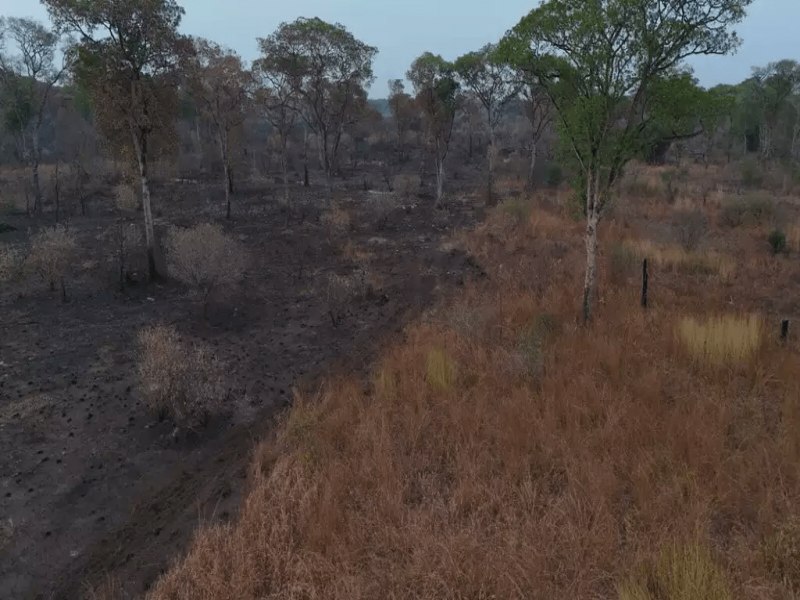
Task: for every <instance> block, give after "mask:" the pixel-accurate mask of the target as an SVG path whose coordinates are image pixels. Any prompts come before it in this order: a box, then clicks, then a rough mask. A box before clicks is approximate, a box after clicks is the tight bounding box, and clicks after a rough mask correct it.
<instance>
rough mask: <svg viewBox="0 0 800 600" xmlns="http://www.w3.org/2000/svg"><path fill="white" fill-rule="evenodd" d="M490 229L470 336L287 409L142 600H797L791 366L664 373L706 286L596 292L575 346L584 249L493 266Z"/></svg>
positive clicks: (521, 242)
mask: <svg viewBox="0 0 800 600" xmlns="http://www.w3.org/2000/svg"><path fill="white" fill-rule="evenodd" d="M505 218H506V216H504V215H503V214H502V211H501V210H499V211H497V214H496V215H495V216H494V217H493V218H492V219H490V222H489V223H487V224H486V226H482V227H479V228H478V229H477V231H476V232H475V233H474V234H473V235H474V236H475V237H474V239H473V241H472V242H471V243H472V247H474V248H476V249H478V250H479V251H480V257H481V262H482V264H483V265H484V268H486V270H487V271H488V272H489V278H488V279H487V280H486V282H484V283H481V284H479V285H471V286H467V288H466V289H465V290H464V292H463V300H461V302H463V304H464V306H463V307H462V308H463V310H462V312H465V313H466V312H469V313H475V314H480V315H481V318H480V326H471V325H470V326H468V327H461V326H458V327H455V326H450V325H449V320H448V319H446V318H443V319H433V320H431V322H428V323H420V324H417V325H415V326H413V327H410V328H409V329H408V330H407V331H406V332H405V334H404V336H403V339H401V340H398V341H397V342H396V343H395V345H394V346H392V347H389V348H387V350H386V351H385V353H384V354H383V356H382V358H381V359H380V360H379V361H378V363H377V364H376V365H375V368H374V376H373V377H372V385H371V386H370V387H369V389H368V391H367V392H366V393H365V385H364V382H363V380H361V379H359V378H356V377H352V378H344V379H340V380H335V379H334V380H329V381H328V382H327V383H326V384H325V385H324V387H323V388H322V390H321V391H320V393H319V394H318V395H316V396H313V397H301V398H299V399H298V401H297V402H296V404H295V405H294V407H293V408H292V410H291V411H290V412H289V413H288V415H287V416H286V422H285V424H284V425H283V426H282V427H281V428H280V429H279V432H278V436H277V440H275V441H269V442H265V443H264V444H263V445H262V446H261V447H260V449H259V450H258V451H257V452H256V454H255V459H254V462H253V465H252V469H251V477H250V482H251V489H250V492H249V494H248V496H247V498H246V500H245V502H244V504H243V506H242V510H241V513H240V515H239V518H238V521H236V522H234V523H227V524H222V525H217V526H214V527H208V528H205V529H203V530H202V531H200V532H199V534H198V535H197V538H196V539H195V541H194V543H193V546H192V548H191V550H190V551H189V553H188V554H187V555H186V557H185V558H183V559H182V560H181V561H180V562H179V563H178V564H177V565H176V566H175V567H174V568H173V569H172V570H171V571H169V572H168V573H167V574H166V575H165V576H164V577H163V578H162V579H161V580H160V581H159V583H158V584H157V585H156V586H155V587H154V589H153V591H152V593H151V594H150V597H151V598H152V599H153V600H178V599H187V600H188V599H192V600H217V599H223V598H226V599H227V598H236V599H261V598H292V599H313V598H326V599H328V598H330V599H348V600H350V599H365V600H366V599H372V598H393V599H409V600H410V599H434V598H436V599H439V598H454V599H455V598H460V599H465V598H485V599H488V598H503V599H506V598H508V599H514V598H518V599H522V598H535V599H543V600H544V599H551V598H553V599H562V598H569V599H579V600H583V599H586V600H590V599H592V600H594V599H597V598H614V597H619V596H620V594H621V591H622V592H623V593H624V590H628V596H627V598H637V600H639V598H641V599H642V600H645V599H646V600H654V599H655V598H657V599H658V600H665V599H668V600H689V599H690V598H691V599H692V600H694V599H707V600H720V599H724V600H727V599H728V598H737V599H738V598H746V599H753V600H767V599H768V598H769V599H778V600H790V599H791V598H793V596H792V594H793V592H792V588H791V587H790V584H789V583H787V581H790V580H791V578H792V577H793V575H792V573H793V572H794V571H792V570H791V569H792V565H791V560H793V558H792V557H793V556H794V555H793V552H794V551H793V550H792V549H791V548H793V547H794V546H792V545H791V544H788V543H784V542H780V543H779V544H777V546H776V547H777V548H779V550H778V551H776V552H773V555H774V556H777V557H779V558H778V559H774V560H765V555H764V550H763V548H764V540H769V539H774V536H775V535H777V534H776V532H780V531H783V529H781V528H782V527H785V523H787V520H788V519H790V518H792V517H794V518H797V517H798V516H800V513H799V512H798V506H800V472H798V469H797V465H798V463H800V438H798V431H800V384H798V381H800V360H798V359H799V358H800V356H798V352H797V349H796V348H795V347H794V346H793V345H791V344H790V345H788V346H785V347H779V346H778V345H777V344H775V345H769V344H767V345H764V346H763V347H761V348H760V360H759V361H758V365H757V368H754V369H742V370H738V369H733V370H719V369H716V368H714V367H712V366H711V365H706V364H705V363H704V362H700V363H695V362H692V361H687V360H685V358H684V357H683V356H682V355H681V354H680V353H676V352H674V339H675V329H674V327H675V323H676V322H678V321H679V320H680V319H681V318H682V317H683V316H685V315H686V314H692V313H691V312H688V311H689V310H692V311H697V312H699V309H700V308H701V307H705V308H706V309H710V308H716V310H719V311H723V310H724V307H725V302H727V298H728V297H729V293H730V290H728V289H725V290H723V291H720V282H718V281H717V280H715V279H710V280H709V281H708V282H707V283H708V285H705V286H702V287H698V286H696V285H695V286H693V287H691V288H688V287H680V286H682V285H684V284H683V279H684V278H672V279H669V280H666V281H663V282H661V283H660V285H661V287H660V289H659V290H658V294H659V297H660V298H663V300H662V301H661V302H659V303H657V304H656V305H655V306H654V307H653V308H651V309H650V310H649V311H647V312H646V313H644V312H642V311H639V310H638V309H637V308H635V307H637V297H636V290H629V289H627V288H626V287H622V288H615V287H613V286H608V285H607V286H605V287H604V288H603V295H602V298H601V301H600V302H599V303H598V310H597V320H596V322H595V323H594V324H593V325H592V326H591V327H589V328H581V327H578V326H577V325H575V323H576V318H575V316H576V314H577V313H578V303H579V299H578V298H576V296H577V292H576V290H579V289H580V280H581V264H582V259H583V257H582V256H581V252H580V250H581V249H580V244H579V243H577V244H575V245H574V246H570V247H569V248H568V250H567V252H566V253H565V254H564V253H563V252H562V251H561V250H559V253H561V258H559V259H558V261H554V260H552V255H553V249H554V248H556V247H558V245H559V244H562V243H563V242H562V241H561V240H559V239H558V238H557V237H556V236H555V235H554V236H553V239H550V238H549V237H546V236H530V235H528V234H527V232H523V231H522V230H521V229H520V230H518V231H517V234H515V235H517V236H518V237H519V238H520V239H518V240H517V243H515V244H514V245H513V249H512V250H509V246H510V245H509V243H508V242H507V240H506V239H503V238H502V237H501V236H497V235H495V233H494V232H495V231H496V230H497V229H496V227H495V222H494V220H495V219H505ZM555 218H556V217H554V219H555ZM574 228H575V226H574V225H572V224H570V222H568V221H563V222H562V223H561V232H562V234H563V232H571V231H572V230H573V229H574ZM554 233H555V230H554ZM524 257H527V259H526V260H523V258H524ZM784 262H785V263H786V264H783V263H781V265H777V266H776V267H775V268H776V269H777V268H782V269H793V268H794V267H793V266H792V265H790V264H789V261H784ZM532 273H535V275H536V278H535V281H532V279H533V278H532V276H531V274H532ZM539 281H543V282H545V283H543V284H539ZM737 283H738V281H737ZM751 285H752V282H751V281H750V280H748V281H747V282H746V283H742V284H741V285H740V286H739V288H738V290H739V292H740V298H742V299H748V298H750V296H748V295H747V294H748V293H749V292H748V291H749V290H750V289H751ZM760 285H761V286H762V287H761V290H760V292H759V293H760V294H762V295H763V294H766V293H767V292H768V291H774V290H775V289H778V290H782V289H784V288H782V287H780V286H779V287H777V288H776V287H775V286H770V285H769V282H768V281H761V282H760ZM668 286H672V287H668ZM761 297H762V296H761V295H760V296H757V297H755V298H756V299H755V300H753V302H758V301H760V300H759V298H761ZM740 301H742V302H744V301H745V300H740ZM747 301H748V302H749V301H750V300H747ZM754 309H755V307H754ZM453 310H460V307H459V306H458V303H457V305H456V306H455V307H447V308H446V311H448V312H449V311H453ZM545 314H546V315H549V317H548V323H557V324H560V326H559V327H558V328H557V331H553V330H552V329H551V328H549V327H548V328H547V331H553V333H552V334H548V336H547V338H546V343H545V344H541V343H539V342H538V341H537V343H536V344H535V351H536V353H537V360H538V361H541V362H540V368H539V369H538V371H537V373H536V374H535V375H536V376H535V377H534V376H532V374H531V373H529V372H527V371H526V370H525V369H516V368H511V369H509V368H508V367H509V357H511V356H514V355H515V353H518V352H519V349H520V343H521V342H520V340H521V337H522V338H524V336H525V334H526V332H530V331H531V327H532V324H536V323H537V319H539V316H540V315H545ZM470 323H471V320H470ZM543 330H544V329H543ZM455 365H457V376H456V375H455V372H456V369H455V368H454V366H455ZM433 382H436V383H433ZM441 382H445V383H444V384H443V385H442V384H441ZM780 539H784V538H780ZM786 548H789V550H786ZM781 557H783V558H781ZM787 561H788V562H787ZM653 586H658V587H653ZM637 592H638V593H640V596H638V597H637V596H635V595H631V594H634V593H637ZM641 594H647V595H641ZM622 598H625V596H622Z"/></svg>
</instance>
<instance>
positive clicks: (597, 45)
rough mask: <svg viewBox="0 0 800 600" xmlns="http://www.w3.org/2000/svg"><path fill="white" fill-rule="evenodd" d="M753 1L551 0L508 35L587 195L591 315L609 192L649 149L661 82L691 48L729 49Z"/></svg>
mask: <svg viewBox="0 0 800 600" xmlns="http://www.w3.org/2000/svg"><path fill="white" fill-rule="evenodd" d="M751 1H752V0H670V1H668V2H664V1H663V0H547V1H546V2H544V3H543V4H541V5H540V6H539V7H538V8H536V9H534V10H533V11H531V12H530V13H529V14H528V15H527V16H526V17H524V18H523V19H522V21H520V23H519V24H518V25H517V26H516V27H515V28H514V29H513V30H512V31H511V32H510V33H509V34H508V36H507V37H506V39H505V41H504V55H505V56H506V57H510V58H511V59H512V60H514V59H516V60H517V61H519V62H520V63H523V64H524V63H527V64H528V65H529V67H530V68H531V69H532V73H533V74H535V75H536V77H537V79H538V80H539V83H540V85H541V86H542V88H543V89H544V91H545V92H546V93H547V95H548V97H549V98H550V100H551V101H552V102H553V105H554V107H555V109H556V111H557V114H558V121H559V126H560V133H561V139H562V140H563V142H564V143H565V144H566V145H567V147H568V148H569V150H570V153H571V155H572V156H573V158H574V160H575V163H576V166H577V169H578V172H579V173H580V182H579V183H580V185H581V187H582V188H583V192H584V194H585V196H584V197H585V207H584V210H585V214H586V233H585V243H586V273H585V279H584V286H583V287H584V289H583V318H584V321H585V322H588V321H589V320H590V319H591V316H592V303H593V297H594V295H595V293H596V283H597V227H598V223H599V221H600V218H601V216H602V214H603V209H604V208H605V207H606V206H607V204H608V199H609V192H610V190H611V188H612V186H613V185H614V183H615V182H616V181H617V179H618V178H619V176H620V174H621V173H622V170H623V168H624V166H625V165H626V164H627V163H628V161H630V160H631V159H632V158H633V157H634V156H636V154H637V153H638V152H640V150H641V146H642V143H643V141H644V140H646V139H647V136H648V134H649V128H650V127H651V126H652V124H653V120H652V117H651V114H650V113H651V108H652V107H653V105H654V103H655V102H658V101H659V97H658V94H659V93H668V91H669V90H668V87H667V88H666V89H664V88H663V87H662V88H661V89H660V90H655V89H654V88H655V87H656V86H655V84H656V83H657V82H659V81H661V80H664V79H666V78H668V77H670V76H672V75H674V74H675V71H676V69H677V68H678V67H680V66H681V64H682V63H683V61H684V60H685V59H686V58H688V57H690V56H693V55H713V54H726V53H729V52H731V51H733V50H734V49H735V48H736V47H737V45H738V43H739V40H738V37H737V36H736V34H735V33H734V32H732V31H731V30H730V27H731V26H732V25H735V24H736V23H738V22H740V21H741V20H742V19H743V18H744V15H745V8H746V7H747V6H748V5H749V4H750V3H751Z"/></svg>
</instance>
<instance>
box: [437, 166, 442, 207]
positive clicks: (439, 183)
mask: <svg viewBox="0 0 800 600" xmlns="http://www.w3.org/2000/svg"><path fill="white" fill-rule="evenodd" d="M443 197H444V160H442V159H441V158H439V157H437V158H436V205H437V206H439V205H441V203H442V198H443Z"/></svg>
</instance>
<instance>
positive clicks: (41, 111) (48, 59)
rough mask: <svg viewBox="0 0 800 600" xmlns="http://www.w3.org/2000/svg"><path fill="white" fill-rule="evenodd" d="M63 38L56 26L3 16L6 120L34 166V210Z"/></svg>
mask: <svg viewBox="0 0 800 600" xmlns="http://www.w3.org/2000/svg"><path fill="white" fill-rule="evenodd" d="M60 41H61V35H60V34H59V33H58V32H57V31H56V30H52V29H48V28H46V27H45V26H44V25H42V24H41V23H38V22H36V21H33V20H31V19H20V18H15V17H9V18H8V19H5V18H0V84H2V86H3V96H4V97H3V101H4V104H5V106H6V108H5V111H6V114H5V115H4V117H5V124H6V126H7V127H8V128H9V129H10V130H11V131H12V132H13V133H14V134H15V135H16V136H17V138H18V140H19V145H20V149H21V151H22V156H23V159H24V160H25V161H26V162H27V163H28V165H29V166H30V169H31V180H32V183H33V193H34V204H33V212H36V211H37V210H40V209H41V207H42V189H41V184H40V182H39V163H40V162H41V158H42V150H41V129H42V123H43V122H44V115H45V109H46V108H47V102H48V99H49V98H50V96H51V92H52V90H53V87H54V86H55V85H56V84H57V83H58V82H59V81H60V80H61V78H62V76H63V75H64V72H65V71H66V69H67V66H68V62H67V60H66V58H65V59H64V60H62V61H60V62H59V61H57V60H56V50H57V49H58V45H59V42H60ZM4 42H5V43H8V42H11V44H13V45H14V46H15V47H16V50H17V54H14V55H10V54H6V53H5V48H4V45H5V43H4ZM68 56H69V55H65V57H68Z"/></svg>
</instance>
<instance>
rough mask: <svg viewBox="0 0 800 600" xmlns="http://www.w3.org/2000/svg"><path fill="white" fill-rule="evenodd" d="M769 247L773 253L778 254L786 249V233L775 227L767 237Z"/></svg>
mask: <svg viewBox="0 0 800 600" xmlns="http://www.w3.org/2000/svg"><path fill="white" fill-rule="evenodd" d="M767 241H768V242H769V247H770V248H771V249H772V254H773V255H776V256H777V255H778V254H781V253H783V252H785V251H786V234H785V233H784V232H783V231H781V230H780V229H774V230H773V231H772V232H771V233H770V234H769V237H768V238H767Z"/></svg>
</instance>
